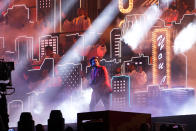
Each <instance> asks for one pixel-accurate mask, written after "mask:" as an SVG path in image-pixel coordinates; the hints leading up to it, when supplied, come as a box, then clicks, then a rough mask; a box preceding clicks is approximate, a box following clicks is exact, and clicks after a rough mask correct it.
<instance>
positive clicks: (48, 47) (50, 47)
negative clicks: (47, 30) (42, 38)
mask: <svg viewBox="0 0 196 131" xmlns="http://www.w3.org/2000/svg"><path fill="white" fill-rule="evenodd" d="M45 50H50V51H53V47H52V46H46V47H45Z"/></svg>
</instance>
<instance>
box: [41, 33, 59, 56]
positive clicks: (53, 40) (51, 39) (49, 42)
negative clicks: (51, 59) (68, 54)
mask: <svg viewBox="0 0 196 131" xmlns="http://www.w3.org/2000/svg"><path fill="white" fill-rule="evenodd" d="M39 44H40V58H41V57H42V56H43V55H44V54H45V47H46V46H52V47H53V53H55V54H58V36H51V35H46V36H42V37H40V39H39Z"/></svg>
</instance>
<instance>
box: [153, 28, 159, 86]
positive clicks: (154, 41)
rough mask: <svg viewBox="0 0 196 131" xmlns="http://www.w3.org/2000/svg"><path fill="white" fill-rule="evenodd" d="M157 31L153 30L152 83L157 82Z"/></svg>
mask: <svg viewBox="0 0 196 131" xmlns="http://www.w3.org/2000/svg"><path fill="white" fill-rule="evenodd" d="M156 32H157V30H155V31H153V32H152V78H153V79H152V83H153V84H157V83H158V82H157V46H156V37H157V35H156Z"/></svg>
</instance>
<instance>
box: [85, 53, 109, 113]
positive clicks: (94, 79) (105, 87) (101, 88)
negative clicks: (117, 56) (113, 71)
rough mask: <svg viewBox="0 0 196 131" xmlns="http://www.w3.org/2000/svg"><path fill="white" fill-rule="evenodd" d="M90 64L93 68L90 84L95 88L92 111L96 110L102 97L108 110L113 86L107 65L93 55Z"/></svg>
mask: <svg viewBox="0 0 196 131" xmlns="http://www.w3.org/2000/svg"><path fill="white" fill-rule="evenodd" d="M90 64H91V66H92V70H91V81H90V86H91V88H92V89H93V92H92V96H91V102H90V107H89V108H90V111H94V108H95V106H96V104H97V103H98V102H99V100H100V99H101V100H102V102H103V104H104V107H105V109H106V110H108V109H109V106H110V104H109V96H110V93H111V92H112V88H111V86H110V82H109V76H108V72H107V69H106V67H105V66H101V65H100V64H99V60H98V58H97V57H92V58H91V59H90Z"/></svg>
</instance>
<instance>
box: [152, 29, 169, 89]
mask: <svg viewBox="0 0 196 131" xmlns="http://www.w3.org/2000/svg"><path fill="white" fill-rule="evenodd" d="M159 32H164V33H165V34H166V76H167V85H168V86H169V87H170V84H171V83H170V82H171V64H170V61H171V56H170V54H171V53H170V52H171V45H170V31H169V29H168V28H160V29H155V30H154V31H153V32H152V59H153V65H152V74H153V84H159V82H158V81H157V78H158V68H157V65H158V59H157V58H158V57H157V56H158V55H157V41H156V38H157V34H158V33H159Z"/></svg>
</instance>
